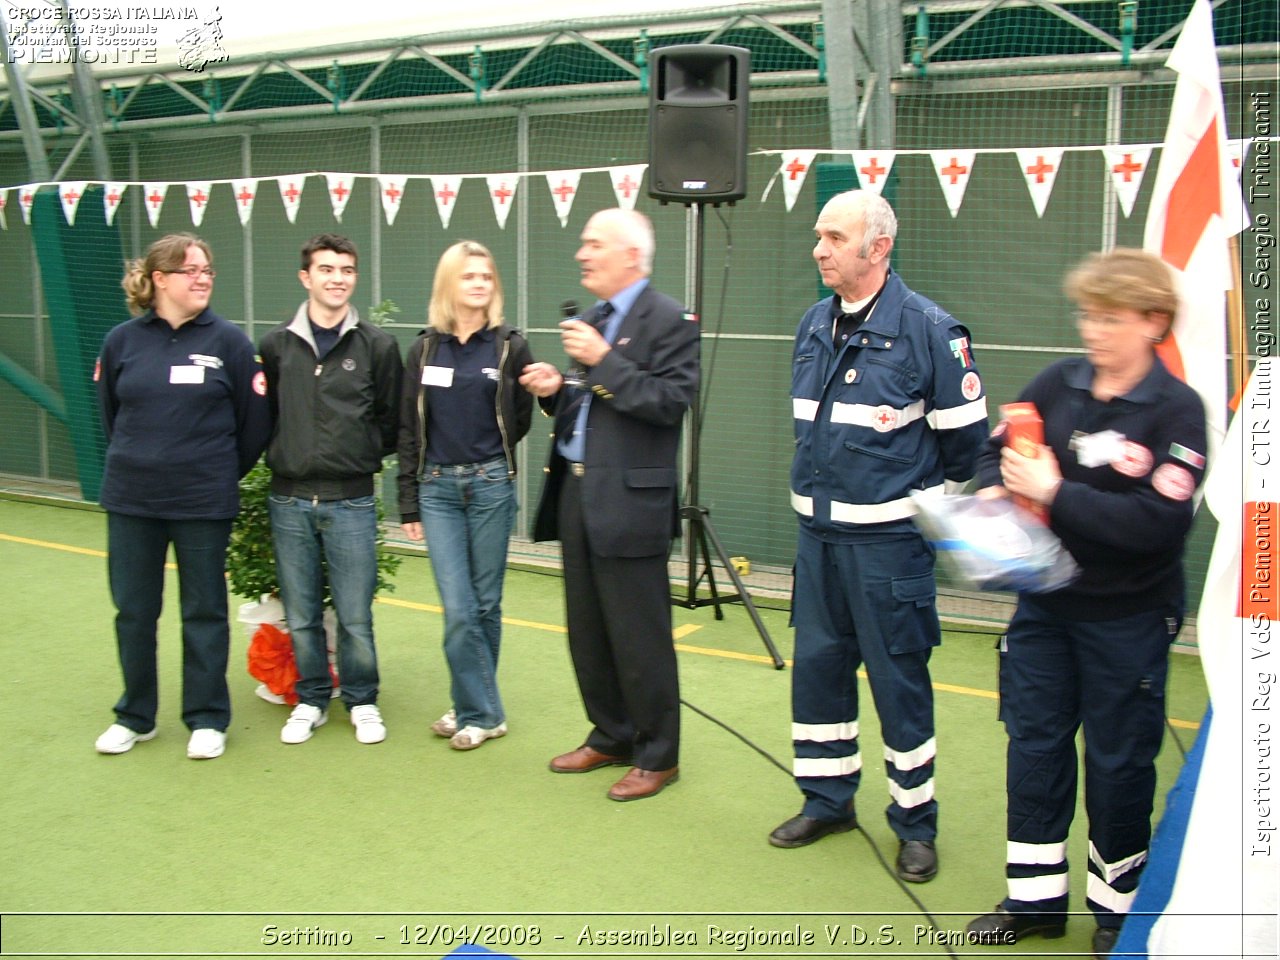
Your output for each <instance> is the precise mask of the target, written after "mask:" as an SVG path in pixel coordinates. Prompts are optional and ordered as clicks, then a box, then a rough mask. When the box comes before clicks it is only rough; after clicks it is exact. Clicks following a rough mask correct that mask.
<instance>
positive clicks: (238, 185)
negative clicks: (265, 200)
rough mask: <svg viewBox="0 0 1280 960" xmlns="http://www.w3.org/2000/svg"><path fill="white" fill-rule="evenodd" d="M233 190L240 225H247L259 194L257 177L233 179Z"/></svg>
mask: <svg viewBox="0 0 1280 960" xmlns="http://www.w3.org/2000/svg"><path fill="white" fill-rule="evenodd" d="M231 191H232V194H233V195H234V197H235V201H236V213H237V214H239V215H240V226H242V227H243V226H247V225H248V223H249V217H250V216H251V215H252V214H253V201H254V198H255V197H257V195H258V181H257V180H256V179H248V180H232V181H231Z"/></svg>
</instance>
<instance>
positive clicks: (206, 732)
mask: <svg viewBox="0 0 1280 960" xmlns="http://www.w3.org/2000/svg"><path fill="white" fill-rule="evenodd" d="M226 749H227V735H226V734H225V733H223V732H222V731H221V730H211V729H210V728H208V727H201V728H200V729H199V730H192V731H191V739H190V740H188V741H187V756H188V757H190V758H191V759H192V760H212V759H214V758H215V757H220V756H222V751H224V750H226Z"/></svg>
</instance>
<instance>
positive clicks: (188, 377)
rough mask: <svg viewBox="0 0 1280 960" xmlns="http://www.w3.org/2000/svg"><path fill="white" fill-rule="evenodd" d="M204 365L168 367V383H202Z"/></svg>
mask: <svg viewBox="0 0 1280 960" xmlns="http://www.w3.org/2000/svg"><path fill="white" fill-rule="evenodd" d="M204 369H205V368H204V367H201V366H195V365H192V366H185V367H179V366H172V367H170V368H169V382H170V383H204Z"/></svg>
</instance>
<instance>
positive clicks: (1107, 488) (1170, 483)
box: [978, 357, 1207, 620]
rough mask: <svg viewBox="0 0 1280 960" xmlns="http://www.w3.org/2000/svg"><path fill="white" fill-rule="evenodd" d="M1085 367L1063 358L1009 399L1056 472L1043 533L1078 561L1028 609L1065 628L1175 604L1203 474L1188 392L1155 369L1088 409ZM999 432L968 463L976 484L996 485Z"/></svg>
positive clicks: (1196, 411) (1197, 409)
mask: <svg viewBox="0 0 1280 960" xmlns="http://www.w3.org/2000/svg"><path fill="white" fill-rule="evenodd" d="M1093 376H1094V374H1093V366H1092V365H1091V364H1090V363H1089V361H1088V360H1087V359H1085V358H1084V357H1072V358H1071V359H1069V360H1062V361H1060V362H1058V363H1055V364H1053V365H1052V366H1050V367H1048V368H1046V369H1045V370H1043V371H1041V372H1040V373H1039V374H1037V375H1036V377H1035V379H1034V380H1032V381H1031V383H1029V384H1028V385H1027V387H1026V389H1024V390H1023V391H1022V393H1021V394H1020V395H1019V397H1018V399H1019V400H1020V401H1026V402H1030V403H1034V404H1035V405H1036V408H1037V409H1038V410H1039V411H1040V416H1041V417H1042V418H1043V419H1044V439H1045V443H1046V444H1047V445H1048V446H1049V448H1050V449H1052V450H1053V453H1054V456H1056V457H1057V458H1058V465H1059V467H1060V468H1061V470H1062V477H1063V481H1062V486H1060V487H1059V488H1058V492H1057V495H1056V496H1055V497H1054V500H1053V503H1052V504H1051V506H1050V508H1049V527H1050V529H1052V530H1053V532H1054V533H1056V534H1057V535H1058V536H1059V537H1060V538H1061V539H1062V543H1063V546H1065V547H1066V548H1067V550H1068V551H1070V553H1071V555H1072V556H1073V557H1075V559H1076V562H1077V563H1079V564H1080V571H1081V572H1080V578H1079V579H1078V580H1077V581H1076V582H1075V583H1073V584H1071V585H1069V586H1067V587H1065V588H1063V589H1062V590H1058V591H1055V592H1053V593H1038V594H1036V595H1035V601H1036V603H1037V604H1038V605H1039V606H1041V607H1044V608H1045V609H1047V610H1049V611H1050V612H1052V613H1056V614H1059V615H1061V616H1066V617H1070V618H1071V619H1074V620H1114V619H1118V618H1120V617H1125V616H1128V615H1130V614H1134V613H1141V612H1143V611H1147V610H1154V609H1158V608H1159V607H1161V606H1164V605H1167V604H1173V605H1175V606H1177V607H1178V608H1179V609H1180V608H1181V606H1182V603H1183V579H1182V552H1183V545H1184V544H1185V543H1186V539H1187V534H1188V532H1189V531H1190V529H1191V520H1192V517H1193V515H1194V513H1195V507H1194V503H1193V500H1192V494H1193V493H1194V492H1195V489H1196V487H1198V486H1199V485H1200V481H1201V480H1202V479H1203V477H1204V468H1205V449H1206V442H1207V441H1206V437H1205V419H1204V405H1203V403H1201V401H1200V397H1199V395H1198V394H1197V393H1196V392H1195V391H1194V390H1192V389H1191V388H1190V387H1189V386H1187V385H1186V384H1185V383H1183V382H1182V381H1181V380H1178V379H1177V378H1176V377H1174V376H1173V374H1171V373H1169V371H1168V370H1167V369H1165V367H1164V364H1162V363H1161V362H1160V360H1159V359H1158V358H1157V359H1156V361H1155V366H1153V367H1152V368H1151V371H1150V372H1149V373H1148V374H1147V376H1146V377H1145V378H1144V379H1143V380H1142V382H1141V383H1139V384H1138V385H1137V386H1136V387H1134V388H1133V389H1132V390H1130V391H1129V393H1127V394H1126V395H1124V396H1123V397H1113V398H1112V399H1111V400H1110V401H1108V402H1104V401H1101V400H1097V399H1095V398H1094V397H1093V394H1092V393H1091V392H1090V391H1091V388H1092V385H1093ZM1003 445H1004V439H1003V429H1002V426H1001V427H997V428H996V430H995V433H994V434H993V435H992V437H991V440H990V441H989V442H988V444H987V445H986V447H985V448H984V449H983V451H982V454H981V456H980V458H979V462H978V480H979V484H980V486H983V487H990V486H998V485H1000V448H1001V447H1002V446H1003Z"/></svg>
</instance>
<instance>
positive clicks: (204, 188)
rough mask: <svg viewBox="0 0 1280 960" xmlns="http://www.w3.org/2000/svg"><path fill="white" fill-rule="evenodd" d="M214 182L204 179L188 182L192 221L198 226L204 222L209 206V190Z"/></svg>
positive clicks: (188, 199)
mask: <svg viewBox="0 0 1280 960" xmlns="http://www.w3.org/2000/svg"><path fill="white" fill-rule="evenodd" d="M212 189H213V184H212V183H210V182H209V181H208V180H202V181H198V182H194V183H188V184H187V203H188V204H190V206H191V222H192V223H194V224H195V225H196V226H197V227H198V226H200V224H201V223H203V222H204V212H205V210H206V209H207V208H208V206H209V191H210V190H212Z"/></svg>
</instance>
